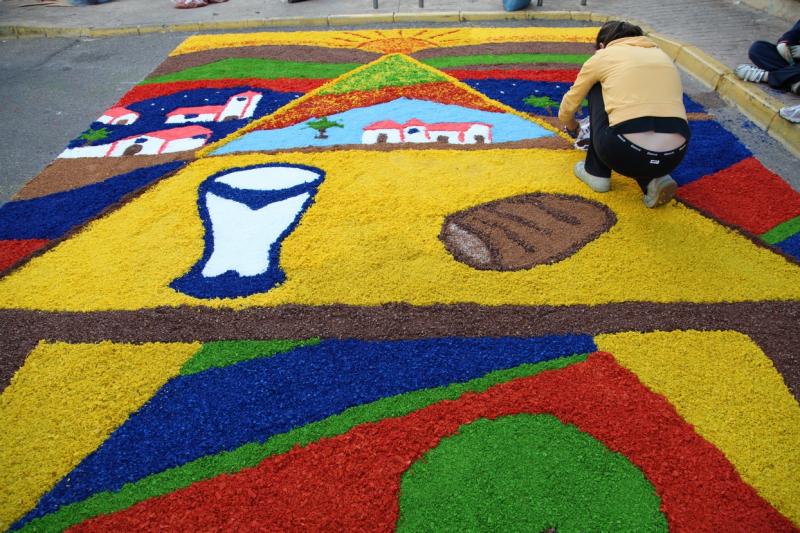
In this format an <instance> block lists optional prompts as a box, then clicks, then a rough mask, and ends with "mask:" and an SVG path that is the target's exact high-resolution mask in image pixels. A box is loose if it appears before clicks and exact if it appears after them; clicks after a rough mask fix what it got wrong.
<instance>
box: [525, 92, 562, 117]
mask: <svg viewBox="0 0 800 533" xmlns="http://www.w3.org/2000/svg"><path fill="white" fill-rule="evenodd" d="M522 101H523V102H525V103H526V104H528V105H529V106H533V107H539V108H541V109H544V110H545V111H547V116H550V117H552V116H553V108H556V109H558V102H556V101H555V100H553V99H552V98H550V97H549V96H533V95H531V96H528V97H527V98H525V99H524V100H522Z"/></svg>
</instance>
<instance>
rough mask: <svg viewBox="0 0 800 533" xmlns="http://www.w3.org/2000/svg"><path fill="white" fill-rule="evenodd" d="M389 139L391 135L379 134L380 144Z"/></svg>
mask: <svg viewBox="0 0 800 533" xmlns="http://www.w3.org/2000/svg"><path fill="white" fill-rule="evenodd" d="M388 140H389V136H388V135H386V134H385V133H379V134H378V144H383V143H385V142H387V141H388Z"/></svg>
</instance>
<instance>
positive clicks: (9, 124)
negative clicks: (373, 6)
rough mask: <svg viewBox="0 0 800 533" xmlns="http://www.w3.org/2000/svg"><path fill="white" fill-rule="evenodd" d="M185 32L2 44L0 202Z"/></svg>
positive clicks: (713, 104) (798, 177)
mask: <svg viewBox="0 0 800 533" xmlns="http://www.w3.org/2000/svg"><path fill="white" fill-rule="evenodd" d="M542 22H544V21H542ZM416 25H419V24H403V27H408V26H416ZM422 25H424V26H427V27H430V26H438V24H431V23H426V24H422ZM462 25H464V26H467V25H471V26H476V25H494V26H497V25H498V24H497V23H496V22H495V23H493V24H492V23H490V24H479V23H472V24H466V23H465V24H462ZM507 25H508V26H514V25H517V24H515V23H507ZM569 25H580V23H572V24H569ZM392 26H393V25H372V26H370V27H372V28H382V27H392ZM395 27H396V26H395ZM287 29H291V28H287ZM342 29H346V28H342ZM187 35H189V34H179V33H165V34H150V35H148V36H146V37H139V36H131V37H116V38H105V39H19V40H7V41H0V80H2V83H0V204H2V203H4V202H6V201H8V200H9V199H10V198H11V197H12V196H13V195H14V193H16V191H18V190H19V189H20V188H21V187H22V185H24V184H25V183H26V182H27V181H28V180H30V179H31V178H32V177H34V176H35V175H36V174H38V173H39V172H40V171H41V170H42V169H43V168H44V167H45V166H46V165H47V164H48V163H49V162H50V161H52V160H53V159H55V158H56V156H57V155H58V154H59V153H60V152H61V151H62V150H63V149H64V148H65V147H66V145H67V143H68V142H69V141H70V140H71V139H73V138H75V137H76V136H78V135H80V133H81V132H83V131H84V130H85V129H86V128H87V127H88V126H89V125H90V124H91V122H92V121H93V120H94V119H96V118H97V117H98V116H99V114H100V112H102V111H103V110H105V109H106V108H108V107H109V106H111V105H113V104H114V103H116V101H117V100H118V99H119V98H120V97H121V96H122V95H123V94H125V93H126V92H127V91H128V90H129V89H130V88H131V87H132V86H133V85H135V84H136V83H138V82H139V81H141V80H142V79H143V78H144V77H145V76H147V74H148V73H149V72H150V71H151V70H153V69H154V68H155V67H156V66H157V65H158V64H159V63H161V61H163V60H164V58H165V57H166V56H167V54H168V53H169V52H170V51H171V50H172V49H173V48H174V47H175V46H176V45H177V44H178V43H180V42H181V41H182V40H183V39H184V38H185V37H186V36H187ZM684 88H685V90H686V92H687V93H688V94H689V95H690V96H692V97H693V98H695V99H696V100H697V101H699V102H700V103H702V104H703V105H705V106H706V107H707V108H708V110H709V111H710V112H712V113H713V114H714V115H715V117H716V118H717V120H718V121H720V123H722V124H723V126H725V127H726V128H728V129H729V130H730V131H732V132H733V133H734V134H735V135H737V136H738V137H739V138H740V139H741V140H742V141H743V142H744V143H745V144H746V145H747V146H748V148H750V150H751V151H753V153H754V154H755V155H756V156H757V157H758V158H759V159H760V160H761V161H762V162H763V163H764V164H765V165H766V166H767V167H768V168H770V169H771V170H773V171H774V172H776V173H777V174H779V175H780V176H782V177H783V178H784V179H785V180H787V181H788V182H789V183H790V184H791V185H792V186H793V187H794V188H795V189H797V190H800V171H798V169H797V160H796V159H795V158H794V157H793V156H791V155H790V154H789V153H788V152H787V151H786V150H785V149H784V148H783V147H782V146H781V145H780V144H779V143H778V142H777V141H774V140H773V139H771V138H770V137H768V136H767V135H766V134H765V133H763V132H762V131H761V130H760V129H759V128H757V127H756V126H754V125H752V123H750V122H749V121H748V120H746V119H745V118H744V117H743V116H742V115H741V114H739V113H738V111H736V110H735V109H734V108H732V107H730V106H728V105H726V104H725V103H724V102H723V101H722V100H721V99H720V98H719V97H717V96H716V94H715V93H713V92H710V91H708V89H706V88H705V87H703V86H702V85H701V84H699V83H697V82H694V81H693V80H692V79H690V78H688V77H686V76H684Z"/></svg>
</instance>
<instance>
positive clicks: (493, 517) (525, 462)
mask: <svg viewBox="0 0 800 533" xmlns="http://www.w3.org/2000/svg"><path fill="white" fill-rule="evenodd" d="M660 506H661V498H659V496H658V494H657V493H656V491H655V489H654V488H653V485H652V484H651V483H650V481H649V480H648V479H647V478H646V477H645V476H644V474H643V473H642V471H641V470H639V469H638V468H637V467H636V466H634V465H633V464H632V463H631V462H630V460H629V459H628V458H627V457H625V456H624V455H622V454H619V453H615V452H612V451H611V450H609V449H608V448H607V447H606V446H605V445H604V444H602V443H601V442H599V441H597V440H596V439H594V438H593V437H592V436H591V435H588V434H586V433H584V432H582V431H580V430H579V429H578V428H576V427H575V426H572V425H566V424H563V423H562V422H561V421H560V420H559V419H558V418H556V417H555V416H553V415H549V414H540V415H530V414H522V415H514V416H506V417H501V418H498V419H495V420H487V419H480V420H477V421H475V422H473V423H471V424H465V425H463V426H461V428H460V429H459V432H458V434H456V435H453V436H452V437H448V438H445V439H442V441H441V442H440V443H439V445H438V446H437V447H436V448H434V449H433V450H430V451H429V452H428V453H427V454H425V456H424V457H423V458H422V459H420V460H419V461H416V462H415V463H414V464H412V465H411V468H409V469H408V471H406V473H405V474H404V475H403V478H402V482H401V486H400V519H399V520H398V522H397V531H400V532H404V531H410V532H416V531H437V532H447V531H452V532H454V533H455V532H461V531H532V532H539V531H545V530H547V529H549V528H556V530H557V531H559V533H561V532H567V531H665V532H666V531H669V526H668V525H667V520H666V517H665V516H664V515H663V514H662V513H661V511H660V510H659V508H660Z"/></svg>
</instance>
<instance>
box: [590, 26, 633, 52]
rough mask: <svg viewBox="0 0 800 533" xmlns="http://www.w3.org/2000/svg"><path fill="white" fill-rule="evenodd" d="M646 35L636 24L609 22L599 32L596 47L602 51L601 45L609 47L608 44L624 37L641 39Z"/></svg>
mask: <svg viewBox="0 0 800 533" xmlns="http://www.w3.org/2000/svg"><path fill="white" fill-rule="evenodd" d="M642 35H644V33H643V32H642V28H640V27H639V26H637V25H636V24H631V23H630V22H625V21H624V20H609V21H608V22H606V23H605V24H603V26H602V27H601V28H600V31H599V32H597V39H596V40H595V42H594V47H595V48H596V49H597V50H600V45H601V44H602V45H603V46H608V43H610V42H611V41H615V40H617V39H622V38H623V37H640V36H642Z"/></svg>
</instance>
